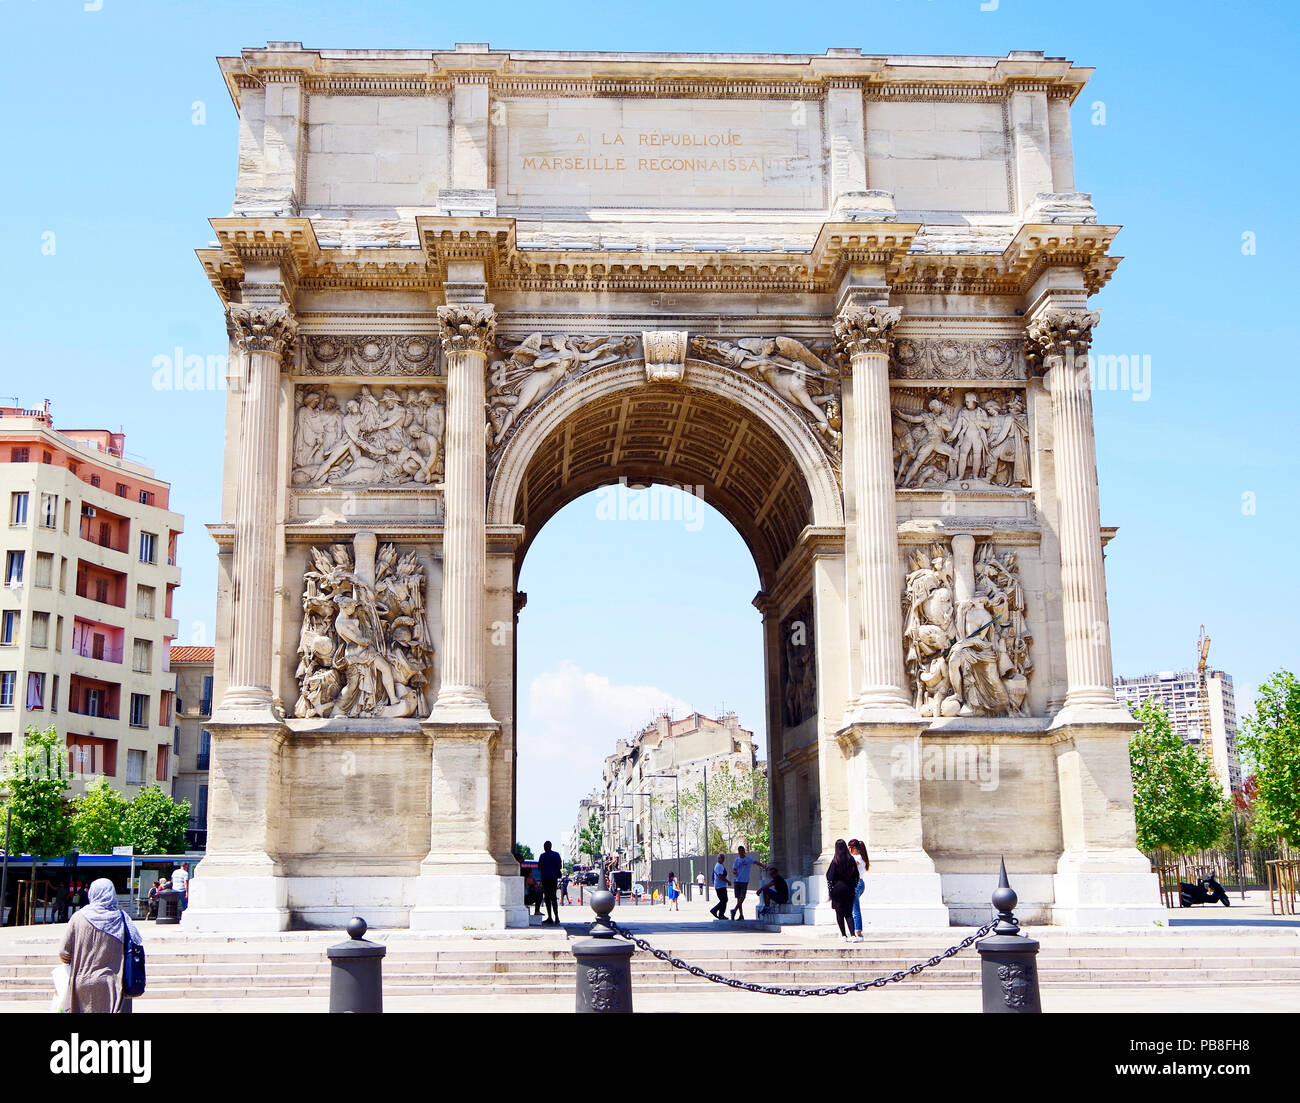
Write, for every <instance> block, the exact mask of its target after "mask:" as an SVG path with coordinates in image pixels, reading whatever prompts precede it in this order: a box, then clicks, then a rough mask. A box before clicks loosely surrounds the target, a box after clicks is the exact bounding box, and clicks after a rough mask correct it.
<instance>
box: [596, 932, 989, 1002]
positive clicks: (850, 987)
mask: <svg viewBox="0 0 1300 1103" xmlns="http://www.w3.org/2000/svg"><path fill="white" fill-rule="evenodd" d="M996 925H997V924H996V921H993V922H989V923H985V924H984V926H982V927H981V928H980V929H979V930H978V931H976V932H975V933H974V934H973V935H970V936H968V937H966V938H963V939H962V940H961V941H960V942H958V943H957V945H956V946H949V947H948V949H946V950H944V951H943V953H941V954H935V955H934V957H932V958H930V960H929V961H919V962H917V963H916V964H915V965H913V966H911V967H910V968H907V969H900V970H899V971H898V972H897V973H890V974H889V975H888V976H883V977H875V978H874V979H872V980H862V981H858V983H857V984H837V985H834V986H833V987H829V988H783V987H781V986H780V985H777V984H755V983H753V982H752V981H747V980H740V979H739V978H737V977H724V976H723V975H722V974H721V973H710V972H709V971H708V970H707V969H701V968H700V967H699V966H698V965H691V964H690V963H689V962H686V961H682V959H681V958H677V957H673V955H672V954H670V953H668V951H667V950H659V949H656V948H655V947H654V946H651V945H650V943H648V942H647V941H646V940H645V939H644V938H637V936H636V935H634V934H633V933H632V932H631V931H627V930H624V929H623V928H622V927H620V926H619V925H618V924H617V923H615V922H614V921H613V920H612V919H611V920H609V926H610V928H611V929H612V930H613V931H614V933H615V934H617V935H621V936H622V937H623V938H626V939H627V940H628V941H629V942H631V943H632V945H634V946H635V947H636V948H637V949H638V950H645V951H646V952H647V953H650V954H653V955H654V956H655V957H657V958H658V959H659V960H660V961H666V962H668V964H669V965H671V966H672V967H673V968H674V969H682V970H684V971H685V972H687V973H690V974H691V975H692V976H696V977H700V978H702V979H703V980H708V981H712V982H713V983H714V984H725V985H726V986H727V987H728V988H739V989H741V990H742V991H744V992H761V993H763V994H764V995H767V996H843V995H845V994H846V993H848V992H865V991H867V990H868V989H869V988H883V987H884V986H885V985H886V984H893V983H895V982H896V981H900V980H906V979H907V978H908V977H914V976H916V974H917V973H919V972H921V970H923V969H929V968H930V967H931V966H933V965H938V964H939V962H941V961H946V960H947V959H948V958H950V957H955V956H956V955H957V954H959V953H961V952H962V951H963V950H965V949H967V948H968V947H970V946H972V945H974V944H975V943H976V942H978V941H979V940H980V939H981V938H983V937H984V936H985V935H986V934H988V933H989V932H990V931H991V930H993V928H994V927H995V926H996Z"/></svg>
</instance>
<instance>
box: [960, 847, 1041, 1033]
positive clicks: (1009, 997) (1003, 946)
mask: <svg viewBox="0 0 1300 1103" xmlns="http://www.w3.org/2000/svg"><path fill="white" fill-rule="evenodd" d="M1017 899H1018V897H1017V896H1016V893H1015V890H1014V889H1012V887H1011V885H1010V884H1009V883H1008V882H1007V863H1006V861H1005V860H1004V861H1003V862H1002V872H1001V873H1000V875H999V876H998V887H997V888H996V889H994V890H993V907H994V908H996V909H997V913H998V923H997V926H996V927H994V928H993V933H992V934H991V935H989V936H988V938H985V939H983V940H982V941H980V942H977V943H976V944H975V945H976V948H977V949H978V950H979V952H980V983H981V986H982V988H983V993H984V1014H986V1015H1041V1014H1042V1012H1043V1005H1042V1001H1041V1000H1040V998H1039V994H1038V961H1037V954H1038V943H1037V942H1035V941H1034V940H1033V939H1032V938H1026V937H1025V936H1024V935H1022V934H1021V933H1020V920H1018V919H1017V918H1016V917H1015V915H1014V914H1013V912H1014V911H1015V907H1016V901H1017Z"/></svg>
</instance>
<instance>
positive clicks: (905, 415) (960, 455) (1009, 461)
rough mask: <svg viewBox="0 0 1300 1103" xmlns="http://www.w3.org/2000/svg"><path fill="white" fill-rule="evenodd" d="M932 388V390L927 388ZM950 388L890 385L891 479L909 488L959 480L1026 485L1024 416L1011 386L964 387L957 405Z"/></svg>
mask: <svg viewBox="0 0 1300 1103" xmlns="http://www.w3.org/2000/svg"><path fill="white" fill-rule="evenodd" d="M928 393H930V394H933V392H928ZM950 399H951V392H949V391H943V392H941V394H940V395H939V396H935V397H930V398H928V399H927V398H925V397H924V393H918V392H912V391H898V390H896V391H894V392H893V400H894V409H893V415H894V427H893V438H894V479H895V483H896V485H897V486H900V487H909V488H922V487H943V486H946V485H948V484H949V483H960V482H963V481H975V482H983V483H986V484H988V485H989V486H1028V485H1029V418H1028V415H1027V414H1026V413H1025V403H1024V399H1023V398H1022V397H1021V395H1020V393H1019V392H1018V391H1012V392H1011V395H1010V397H1009V398H1007V399H1006V400H1005V401H1004V400H1003V398H1002V397H1001V396H1000V394H998V393H997V392H995V393H994V395H993V396H991V397H983V398H982V397H981V395H980V394H979V393H978V392H977V391H966V392H965V393H964V394H963V396H962V401H961V405H960V406H958V405H956V404H954V403H953V402H952V401H951V400H950Z"/></svg>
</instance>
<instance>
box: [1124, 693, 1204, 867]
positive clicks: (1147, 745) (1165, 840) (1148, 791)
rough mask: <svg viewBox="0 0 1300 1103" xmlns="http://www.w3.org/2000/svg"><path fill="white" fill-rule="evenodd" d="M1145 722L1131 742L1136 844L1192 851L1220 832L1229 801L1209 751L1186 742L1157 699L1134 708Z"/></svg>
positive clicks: (1148, 848) (1169, 849) (1152, 847)
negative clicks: (1213, 772) (1215, 775)
mask: <svg viewBox="0 0 1300 1103" xmlns="http://www.w3.org/2000/svg"><path fill="white" fill-rule="evenodd" d="M1133 716H1134V718H1135V719H1137V720H1139V721H1141V723H1142V727H1141V728H1139V729H1138V730H1137V731H1136V732H1135V733H1134V734H1133V738H1132V739H1131V740H1130V741H1129V761H1130V763H1131V765H1132V768H1133V806H1134V816H1135V818H1136V820H1137V842H1138V846H1139V847H1140V848H1141V849H1143V850H1147V851H1152V850H1154V851H1160V850H1165V851H1169V852H1171V853H1173V854H1192V853H1194V852H1196V851H1198V850H1207V849H1209V848H1210V847H1212V846H1213V845H1214V843H1215V841H1216V840H1217V839H1218V837H1219V833H1220V830H1221V824H1222V816H1223V813H1224V811H1225V810H1226V808H1227V801H1225V800H1224V797H1223V793H1222V791H1221V790H1220V788H1219V786H1218V784H1217V783H1216V782H1215V780H1214V778H1213V776H1212V775H1211V773H1210V765H1209V762H1208V761H1207V760H1206V758H1205V756H1204V755H1203V754H1202V753H1201V752H1200V751H1198V750H1197V749H1196V748H1195V747H1193V746H1191V745H1190V744H1187V743H1184V742H1183V741H1182V739H1181V738H1180V737H1179V735H1178V733H1177V732H1175V731H1174V729H1173V725H1172V724H1170V722H1169V717H1168V716H1166V715H1165V710H1164V708H1163V707H1162V706H1161V705H1160V704H1159V702H1157V701H1154V700H1151V699H1148V700H1146V701H1143V702H1142V704H1140V705H1139V706H1138V707H1137V708H1136V709H1135V710H1134V712H1133Z"/></svg>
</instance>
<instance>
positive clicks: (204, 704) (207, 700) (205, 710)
mask: <svg viewBox="0 0 1300 1103" xmlns="http://www.w3.org/2000/svg"><path fill="white" fill-rule="evenodd" d="M199 715H200V716H211V715H212V698H211V697H204V698H203V699H202V700H201V701H200V702H199Z"/></svg>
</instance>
